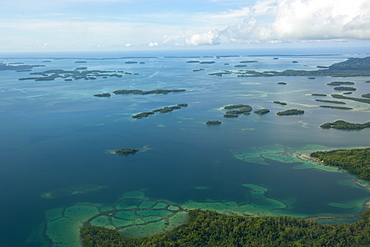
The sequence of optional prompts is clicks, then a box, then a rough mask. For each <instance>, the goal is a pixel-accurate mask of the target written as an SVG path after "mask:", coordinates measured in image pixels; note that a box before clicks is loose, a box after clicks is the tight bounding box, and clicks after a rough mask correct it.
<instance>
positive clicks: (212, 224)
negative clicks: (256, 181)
mask: <svg viewBox="0 0 370 247" xmlns="http://www.w3.org/2000/svg"><path fill="white" fill-rule="evenodd" d="M311 157H313V158H316V159H319V160H320V161H322V162H324V164H325V165H329V166H335V167H339V168H341V169H344V170H346V171H348V172H350V173H353V174H356V175H358V176H359V177H360V178H362V179H365V180H367V181H369V180H370V148H365V149H352V150H332V151H326V152H321V151H319V152H314V153H311ZM361 217H362V218H361V219H360V220H359V221H357V222H355V223H350V224H341V225H322V224H320V223H316V222H313V221H309V220H305V219H295V218H292V217H287V216H278V217H270V216H262V217H244V216H227V215H222V214H219V213H216V212H213V211H209V210H199V209H196V210H190V211H189V220H188V223H187V224H184V225H181V226H179V227H177V228H175V229H173V230H171V231H167V232H164V233H162V234H156V235H153V236H150V237H145V238H125V237H123V236H121V235H119V234H118V232H117V231H114V230H110V229H106V228H103V227H97V226H87V227H84V228H82V229H81V240H82V245H83V247H123V246H125V247H136V246H178V247H182V246H184V247H188V246H215V247H216V246H217V247H218V246H307V247H308V246H356V247H357V246H369V243H370V209H368V210H367V211H366V212H364V213H362V214H361Z"/></svg>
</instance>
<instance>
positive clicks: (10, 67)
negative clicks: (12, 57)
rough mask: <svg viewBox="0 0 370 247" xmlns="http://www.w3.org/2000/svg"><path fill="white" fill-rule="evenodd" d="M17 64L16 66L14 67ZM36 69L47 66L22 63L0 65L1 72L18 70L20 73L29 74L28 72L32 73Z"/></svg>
mask: <svg viewBox="0 0 370 247" xmlns="http://www.w3.org/2000/svg"><path fill="white" fill-rule="evenodd" d="M13 64H16V65H13ZM36 67H45V65H23V64H20V63H12V64H11V63H9V64H5V63H0V71H1V70H16V71H18V72H27V71H32V69H33V68H36Z"/></svg>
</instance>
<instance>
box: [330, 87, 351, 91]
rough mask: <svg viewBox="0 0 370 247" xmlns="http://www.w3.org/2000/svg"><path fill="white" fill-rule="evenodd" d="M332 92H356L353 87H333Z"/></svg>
mask: <svg viewBox="0 0 370 247" xmlns="http://www.w3.org/2000/svg"><path fill="white" fill-rule="evenodd" d="M334 90H339V91H356V88H354V87H335V88H334Z"/></svg>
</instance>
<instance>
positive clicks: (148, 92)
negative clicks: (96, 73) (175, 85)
mask: <svg viewBox="0 0 370 247" xmlns="http://www.w3.org/2000/svg"><path fill="white" fill-rule="evenodd" d="M185 91H186V90H185V89H155V90H150V91H142V90H137V89H134V90H125V89H122V90H116V91H114V92H113V93H114V94H139V95H148V94H169V93H179V92H185Z"/></svg>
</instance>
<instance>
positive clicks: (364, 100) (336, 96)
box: [331, 94, 370, 104]
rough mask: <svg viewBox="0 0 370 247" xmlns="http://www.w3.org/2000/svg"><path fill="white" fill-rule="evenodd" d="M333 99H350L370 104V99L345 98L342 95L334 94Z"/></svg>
mask: <svg viewBox="0 0 370 247" xmlns="http://www.w3.org/2000/svg"><path fill="white" fill-rule="evenodd" d="M331 97H333V98H335V99H348V100H353V101H357V102H361V103H366V104H370V99H362V98H355V97H348V96H344V95H341V94H332V95H331Z"/></svg>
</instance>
